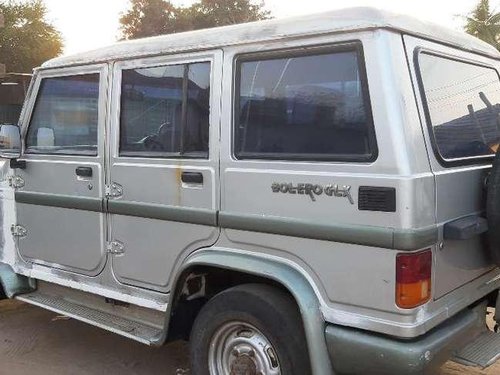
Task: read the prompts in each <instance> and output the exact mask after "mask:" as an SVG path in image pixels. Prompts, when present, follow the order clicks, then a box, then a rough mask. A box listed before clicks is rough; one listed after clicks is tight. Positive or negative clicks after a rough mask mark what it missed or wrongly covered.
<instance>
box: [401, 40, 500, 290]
mask: <svg viewBox="0 0 500 375" xmlns="http://www.w3.org/2000/svg"><path fill="white" fill-rule="evenodd" d="M404 42H405V46H406V49H407V55H408V56H409V65H410V69H411V70H410V72H411V74H412V78H413V79H414V82H417V83H418V87H417V88H416V90H418V91H417V95H416V100H417V103H418V105H419V108H420V111H421V113H422V121H423V127H422V129H423V132H424V137H425V140H426V142H427V144H428V151H429V160H430V164H431V168H432V172H433V173H434V179H435V184H436V221H437V224H438V225H439V227H440V228H443V242H442V244H441V248H440V251H439V252H437V253H436V254H435V260H434V262H435V266H434V269H435V270H436V271H435V281H434V296H435V297H436V298H440V297H443V296H445V295H446V294H448V293H449V292H451V291H453V290H455V289H457V288H459V287H461V286H463V285H465V284H467V283H468V282H470V281H472V280H474V279H477V278H478V277H480V276H481V275H483V274H485V273H486V272H488V271H489V270H491V269H492V268H493V265H492V263H491V259H490V258H489V256H488V252H487V248H486V247H485V246H484V242H483V238H481V236H463V237H460V238H459V237H456V236H453V235H450V234H449V232H448V233H445V232H447V230H446V227H449V226H451V225H453V223H457V222H459V220H461V219H463V218H467V217H470V218H472V219H474V218H476V219H475V220H478V218H479V217H481V216H482V215H483V214H484V211H485V202H486V199H485V198H486V197H485V189H484V186H485V185H484V182H485V179H486V175H487V173H488V171H489V170H490V167H491V160H492V157H493V155H494V153H495V150H496V149H497V148H498V142H499V141H498V140H499V131H498V113H499V103H500V95H499V91H500V76H499V74H498V71H497V70H496V69H495V66H494V64H496V62H495V61H492V60H491V59H488V58H486V57H483V56H479V55H476V54H472V53H468V52H465V51H460V50H457V49H454V48H451V47H445V46H442V45H440V44H437V43H433V42H430V41H426V40H422V39H418V38H415V37H411V36H407V35H405V36H404ZM479 220H480V219H479ZM479 223H480V221H477V222H475V225H477V226H478V227H479Z"/></svg>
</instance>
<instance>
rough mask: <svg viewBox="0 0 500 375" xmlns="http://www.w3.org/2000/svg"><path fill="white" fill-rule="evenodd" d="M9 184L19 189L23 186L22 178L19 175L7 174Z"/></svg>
mask: <svg viewBox="0 0 500 375" xmlns="http://www.w3.org/2000/svg"><path fill="white" fill-rule="evenodd" d="M8 181H9V186H10V187H12V188H14V189H20V188H22V187H24V180H23V178H22V177H21V176H16V175H14V176H9V177H8Z"/></svg>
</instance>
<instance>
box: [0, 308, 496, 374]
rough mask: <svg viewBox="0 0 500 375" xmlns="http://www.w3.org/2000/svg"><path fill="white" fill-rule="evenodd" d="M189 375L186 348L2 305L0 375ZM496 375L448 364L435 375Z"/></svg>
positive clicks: (493, 367) (176, 344) (0, 309)
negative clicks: (152, 344) (159, 344)
mask: <svg viewBox="0 0 500 375" xmlns="http://www.w3.org/2000/svg"><path fill="white" fill-rule="evenodd" d="M4 374H9V375H25V374H39V375H44V374H50V375H63V374H64V375H68V374H69V375H81V374H89V375H90V374H92V375H97V374H105V375H115V374H116V375H118V374H119V375H124V374H127V375H128V374H141V375H147V374H155V375H157V374H165V375H184V374H189V366H188V358H187V350H186V344H185V343H182V342H177V343H173V344H170V345H167V346H166V347H163V348H149V347H147V346H145V345H142V344H139V343H136V342H134V341H131V340H129V339H126V338H123V337H120V336H117V335H114V334H112V333H108V332H106V331H103V330H100V329H98V328H95V327H91V326H89V325H87V324H84V323H81V322H78V321H76V320H73V319H66V318H64V317H60V316H57V315H56V314H54V313H52V312H48V311H45V310H43V309H40V308H38V307H33V306H29V305H26V304H22V303H19V302H15V301H2V302H0V375H4ZM458 374H460V375H464V374H471V375H495V374H496V375H498V374H500V363H497V364H496V365H494V366H492V367H490V368H488V369H487V370H484V371H482V370H480V369H470V368H464V367H461V366H459V365H456V364H454V363H451V362H450V363H447V364H446V365H445V366H444V367H443V368H442V370H441V372H440V373H439V375H458Z"/></svg>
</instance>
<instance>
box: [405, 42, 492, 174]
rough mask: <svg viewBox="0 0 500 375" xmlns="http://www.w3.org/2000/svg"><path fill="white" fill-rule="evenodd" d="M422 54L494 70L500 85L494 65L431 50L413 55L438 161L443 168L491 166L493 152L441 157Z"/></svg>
mask: <svg viewBox="0 0 500 375" xmlns="http://www.w3.org/2000/svg"><path fill="white" fill-rule="evenodd" d="M422 54H426V55H430V56H433V57H436V58H441V59H445V60H451V61H456V62H459V63H463V64H468V65H473V66H477V67H481V68H486V69H490V70H493V71H494V72H495V73H496V75H497V77H498V80H499V81H498V84H499V85H500V73H499V72H498V70H497V69H496V68H495V66H493V65H489V64H486V63H483V62H478V61H474V60H471V59H467V58H462V57H459V56H456V55H452V54H447V53H444V52H438V51H435V50H432V49H430V48H424V47H417V48H415V51H414V53H413V64H414V66H415V73H416V78H417V85H418V90H419V91H420V99H421V101H422V107H423V112H424V117H425V124H426V127H427V131H428V133H429V139H430V143H431V147H432V151H433V153H434V156H435V157H436V160H437V161H438V163H439V164H440V165H441V166H442V167H445V168H447V167H458V166H465V165H473V164H490V163H491V161H492V160H493V158H494V157H495V153H494V152H493V153H492V154H491V155H478V156H468V157H462V158H454V159H446V158H444V157H443V156H442V155H441V152H440V151H439V145H438V143H437V140H436V135H435V133H434V126H433V124H432V118H431V112H430V107H429V102H428V100H427V95H426V91H425V85H424V80H423V76H422V67H421V65H420V56H421V55H422Z"/></svg>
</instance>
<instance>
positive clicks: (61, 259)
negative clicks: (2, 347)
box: [0, 8, 500, 375]
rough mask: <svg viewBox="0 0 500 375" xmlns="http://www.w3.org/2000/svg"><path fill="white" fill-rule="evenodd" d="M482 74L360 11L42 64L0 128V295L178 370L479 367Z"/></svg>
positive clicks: (492, 110) (484, 132)
mask: <svg viewBox="0 0 500 375" xmlns="http://www.w3.org/2000/svg"><path fill="white" fill-rule="evenodd" d="M499 69H500V54H499V53H498V52H497V51H496V49H495V48H493V47H491V46H489V45H487V44H485V43H483V42H481V41H479V40H478V39H475V38H473V37H471V36H468V35H465V34H462V33H459V32H455V31H451V30H448V29H445V28H442V27H440V26H437V25H433V24H428V23H425V22H421V21H419V20H415V19H413V18H410V17H406V16H401V15H396V14H392V13H389V12H385V11H380V10H376V9H372V8H355V9H347V10H341V11H333V12H325V13H323V14H320V15H312V16H305V17H299V18H292V19H284V20H270V21H264V22H257V23H251V24H244V25H237V26H229V27H223V28H215V29H210V30H202V31H193V32H187V33H181V34H175V35H165V36H161V37H156V38H149V39H143V40H135V41H129V42H120V43H118V44H116V45H113V46H110V47H108V48H103V49H99V50H96V51H92V52H88V53H82V54H78V55H74V56H67V57H61V58H57V59H54V60H51V61H48V62H47V63H45V64H44V65H43V66H42V67H40V68H39V69H36V71H35V73H34V78H33V80H32V84H31V88H30V90H29V94H28V97H27V99H26V102H25V105H24V109H23V113H22V116H21V120H20V123H19V127H17V126H13V125H5V126H3V127H2V129H1V131H2V135H3V136H4V137H5V138H6V141H5V142H2V149H1V154H2V156H3V157H4V158H5V159H3V161H2V162H1V173H2V181H3V182H2V185H1V187H2V191H1V212H2V216H1V217H2V229H3V230H2V247H1V248H2V250H1V256H0V260H1V262H2V264H1V265H0V282H1V284H2V287H3V291H4V294H5V296H6V297H8V298H17V299H18V300H21V301H24V302H27V303H31V304H34V305H37V306H41V307H43V308H46V309H49V310H52V311H55V312H57V313H59V314H64V315H66V316H69V317H72V318H75V319H79V320H82V321H84V322H87V323H90V324H93V325H95V326H98V327H101V328H104V329H107V330H109V331H112V332H115V333H117V334H120V335H123V336H126V337H129V338H131V339H134V340H137V341H139V342H142V343H145V344H148V345H152V346H159V345H163V344H164V343H165V342H167V341H171V340H176V339H180V338H181V339H190V352H191V361H192V371H193V373H194V374H203V375H205V374H211V375H216V374H219V375H222V374H253V375H257V374H265V375H272V374H282V375H305V374H309V373H311V374H315V375H317V374H333V373H335V374H422V373H435V371H436V369H437V368H438V367H439V366H441V365H442V364H443V363H444V362H445V361H446V360H448V359H450V358H453V359H455V360H457V361H460V362H462V363H467V364H471V365H478V366H483V367H486V366H488V365H490V364H491V363H493V362H494V361H495V360H496V359H497V358H498V357H499V355H500V335H497V334H496V333H494V332H493V331H490V330H488V329H487V327H486V323H485V319H486V313H487V308H488V307H495V305H496V304H499V303H500V302H498V301H499V300H500V299H498V298H497V297H498V290H499V288H500V270H499V269H498V267H497V266H498V265H500V246H499V245H500V237H499V236H500V202H499V199H500V190H499V189H500V166H499V164H500V161H498V158H496V159H495V154H496V153H497V151H498V147H499V143H500V116H499V115H500V78H499V73H498V72H499ZM7 159H10V161H9V160H7ZM492 165H493V168H492ZM497 307H498V308H497V311H500V307H499V306H497Z"/></svg>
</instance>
